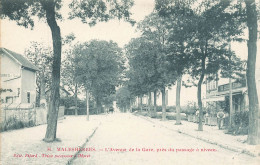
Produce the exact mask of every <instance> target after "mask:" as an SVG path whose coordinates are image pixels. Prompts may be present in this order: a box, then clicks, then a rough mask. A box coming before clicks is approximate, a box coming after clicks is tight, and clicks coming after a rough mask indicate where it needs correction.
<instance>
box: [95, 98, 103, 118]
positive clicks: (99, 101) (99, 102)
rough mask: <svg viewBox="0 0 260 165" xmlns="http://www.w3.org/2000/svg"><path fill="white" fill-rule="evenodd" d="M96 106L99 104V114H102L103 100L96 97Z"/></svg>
mask: <svg viewBox="0 0 260 165" xmlns="http://www.w3.org/2000/svg"><path fill="white" fill-rule="evenodd" d="M96 104H97V114H99V113H100V112H101V108H102V105H101V100H100V98H99V97H96Z"/></svg>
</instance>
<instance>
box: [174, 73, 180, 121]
mask: <svg viewBox="0 0 260 165" xmlns="http://www.w3.org/2000/svg"><path fill="white" fill-rule="evenodd" d="M181 80H182V76H179V77H178V79H177V86H176V123H175V124H176V125H181V105H180V99H181Z"/></svg>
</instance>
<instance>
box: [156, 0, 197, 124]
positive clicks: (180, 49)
mask: <svg viewBox="0 0 260 165" xmlns="http://www.w3.org/2000/svg"><path fill="white" fill-rule="evenodd" d="M192 2H193V1H190V0H189V1H178V0H175V1H171V0H164V1H159V0H158V1H156V5H155V9H156V10H157V11H158V13H159V16H160V17H163V18H164V19H166V20H167V22H169V23H168V24H167V26H166V27H167V30H168V31H169V32H168V36H169V37H168V45H169V46H168V48H167V49H168V50H167V61H169V63H170V65H169V68H168V70H169V72H172V74H173V75H174V77H177V78H176V81H177V83H176V84H177V85H176V112H177V116H176V123H175V124H177V125H179V124H181V116H180V111H181V108H180V94H181V93H180V92H181V83H182V75H183V74H185V73H187V70H188V67H189V63H190V60H189V56H190V51H189V43H190V42H192V41H191V38H192V36H194V34H193V33H194V31H195V30H194V29H195V28H194V27H195V26H194V24H193V19H194V18H195V14H194V12H193V10H192V9H191V5H192V4H193V3H192Z"/></svg>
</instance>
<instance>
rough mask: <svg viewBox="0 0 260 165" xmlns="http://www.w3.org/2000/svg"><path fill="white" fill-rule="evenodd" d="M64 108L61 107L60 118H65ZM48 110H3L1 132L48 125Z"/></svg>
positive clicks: (0, 120)
mask: <svg viewBox="0 0 260 165" xmlns="http://www.w3.org/2000/svg"><path fill="white" fill-rule="evenodd" d="M64 109H65V108H64V107H63V106H61V107H59V113H58V117H59V119H62V118H64ZM47 113H48V110H47V108H43V107H33V108H15V109H5V108H3V109H1V116H0V123H1V131H6V130H10V129H19V128H23V127H32V126H36V125H41V124H46V123H47Z"/></svg>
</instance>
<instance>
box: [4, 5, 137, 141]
mask: <svg viewBox="0 0 260 165" xmlns="http://www.w3.org/2000/svg"><path fill="white" fill-rule="evenodd" d="M61 6H62V5H61V0H13V1H10V0H2V1H1V5H0V11H1V13H0V14H1V18H9V19H10V20H13V21H16V22H17V24H18V25H20V26H24V27H26V28H27V27H31V28H33V26H34V20H33V17H34V16H38V17H39V18H42V19H45V20H46V22H47V24H48V26H49V27H50V29H51V33H52V44H53V63H52V86H51V99H50V100H51V101H50V104H49V110H48V112H49V113H48V120H47V129H46V134H45V138H44V140H45V141H47V142H51V141H54V140H55V139H56V130H57V119H58V106H59V98H60V95H59V87H60V65H61V46H62V43H61V34H60V27H59V25H58V24H57V19H59V18H61V15H60V14H59V13H58V11H59V9H60V8H61ZM132 6H133V2H132V1H131V0H130V1H125V0H122V1H105V0H98V1H96V0H90V1H89V0H80V1H77V0H73V2H72V3H71V4H70V8H71V9H72V12H71V18H74V17H80V18H81V19H82V22H83V23H90V24H91V25H95V24H96V23H97V22H100V21H108V20H109V19H112V18H119V19H121V18H124V19H126V20H127V21H129V22H131V23H134V21H133V20H131V19H130V15H131V13H130V12H129V9H130V8H131V7H132ZM88 20H90V22H89V21H88Z"/></svg>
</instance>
